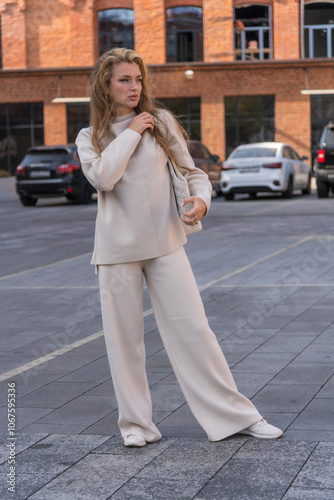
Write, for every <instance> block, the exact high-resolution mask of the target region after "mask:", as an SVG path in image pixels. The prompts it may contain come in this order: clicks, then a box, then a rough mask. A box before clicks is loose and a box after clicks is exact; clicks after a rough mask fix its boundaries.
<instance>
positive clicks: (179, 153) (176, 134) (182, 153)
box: [161, 111, 212, 214]
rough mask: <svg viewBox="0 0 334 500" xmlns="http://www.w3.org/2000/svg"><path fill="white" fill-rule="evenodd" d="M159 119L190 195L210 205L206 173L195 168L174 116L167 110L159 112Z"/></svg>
mask: <svg viewBox="0 0 334 500" xmlns="http://www.w3.org/2000/svg"><path fill="white" fill-rule="evenodd" d="M161 120H162V122H163V124H164V127H165V129H166V137H167V141H168V145H169V147H170V150H171V152H172V154H173V156H174V159H175V161H176V164H177V167H178V168H179V170H180V172H181V174H182V175H183V176H184V177H185V178H186V179H187V182H188V186H189V191H190V194H191V196H198V197H199V198H201V200H203V201H204V203H205V204H206V207H207V211H206V214H207V213H208V210H209V208H210V205H211V192H212V185H211V182H210V180H209V177H208V176H207V174H206V173H205V172H204V171H203V170H201V169H199V168H197V167H196V166H195V163H194V161H193V159H192V157H191V156H190V154H189V151H188V147H187V143H186V141H185V139H184V137H183V136H182V134H181V132H180V130H179V126H178V124H177V122H176V120H175V118H174V117H173V116H172V115H171V114H170V113H169V112H168V111H163V112H161Z"/></svg>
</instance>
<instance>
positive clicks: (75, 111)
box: [66, 103, 89, 143]
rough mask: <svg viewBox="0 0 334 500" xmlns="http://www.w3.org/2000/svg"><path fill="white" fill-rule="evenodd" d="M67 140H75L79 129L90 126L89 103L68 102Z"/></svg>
mask: <svg viewBox="0 0 334 500" xmlns="http://www.w3.org/2000/svg"><path fill="white" fill-rule="evenodd" d="M66 114H67V142H69V143H71V142H74V141H75V139H76V137H77V135H78V133H79V131H80V130H81V129H82V128H84V127H88V126H89V104H81V103H80V104H67V106H66Z"/></svg>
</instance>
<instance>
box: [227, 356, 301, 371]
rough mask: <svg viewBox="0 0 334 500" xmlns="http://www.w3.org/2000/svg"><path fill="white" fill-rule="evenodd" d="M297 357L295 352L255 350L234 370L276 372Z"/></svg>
mask: <svg viewBox="0 0 334 500" xmlns="http://www.w3.org/2000/svg"><path fill="white" fill-rule="evenodd" d="M294 357H295V355H294V354H290V353H281V354H280V356H277V354H276V353H257V352H253V353H252V354H250V355H249V356H247V358H246V359H244V360H242V361H240V362H239V363H237V364H236V365H235V366H234V367H233V368H234V372H235V373H236V372H240V373H273V374H276V373H277V372H279V371H280V370H282V369H283V368H285V366H287V365H288V364H289V363H290V361H292V359H293V358H294Z"/></svg>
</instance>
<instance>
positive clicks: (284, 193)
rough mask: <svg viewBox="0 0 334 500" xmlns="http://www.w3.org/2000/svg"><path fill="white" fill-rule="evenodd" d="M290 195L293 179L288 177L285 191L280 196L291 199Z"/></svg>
mask: <svg viewBox="0 0 334 500" xmlns="http://www.w3.org/2000/svg"><path fill="white" fill-rule="evenodd" d="M292 193H293V179H292V177H290V178H289V183H288V187H287V190H286V191H283V193H282V196H283V198H291V196H292Z"/></svg>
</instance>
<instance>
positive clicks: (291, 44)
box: [272, 0, 300, 59]
mask: <svg viewBox="0 0 334 500" xmlns="http://www.w3.org/2000/svg"><path fill="white" fill-rule="evenodd" d="M299 4H300V2H299V0H289V2H282V1H281V0H280V1H279V0H275V1H274V5H273V13H272V23H273V42H274V43H273V45H274V59H299V57H300V17H299V16H300V10H299V9H300V7H299Z"/></svg>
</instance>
